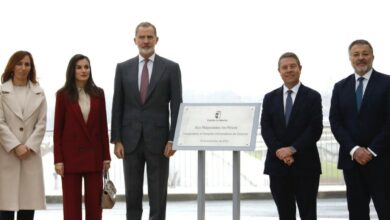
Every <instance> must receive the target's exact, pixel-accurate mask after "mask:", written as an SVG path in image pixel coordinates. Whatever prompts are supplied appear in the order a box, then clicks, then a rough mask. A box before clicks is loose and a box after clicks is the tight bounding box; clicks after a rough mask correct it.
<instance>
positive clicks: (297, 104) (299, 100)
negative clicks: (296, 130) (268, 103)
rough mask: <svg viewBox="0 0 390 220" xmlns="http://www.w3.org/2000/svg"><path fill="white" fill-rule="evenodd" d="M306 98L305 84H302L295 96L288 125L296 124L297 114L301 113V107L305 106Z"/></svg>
mask: <svg viewBox="0 0 390 220" xmlns="http://www.w3.org/2000/svg"><path fill="white" fill-rule="evenodd" d="M305 96H306V87H305V86H304V85H303V84H301V85H300V86H299V89H298V92H297V94H296V96H295V100H294V104H293V107H292V109H291V114H290V121H289V123H288V125H291V124H292V123H293V122H294V120H295V118H296V114H297V113H298V112H299V110H300V108H301V106H302V105H303V104H304V103H303V102H304V100H305Z"/></svg>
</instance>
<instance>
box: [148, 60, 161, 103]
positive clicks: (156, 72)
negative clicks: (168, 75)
mask: <svg viewBox="0 0 390 220" xmlns="http://www.w3.org/2000/svg"><path fill="white" fill-rule="evenodd" d="M164 67H165V65H164V62H163V60H162V59H161V58H160V57H159V56H158V55H157V54H156V56H155V59H154V63H153V71H152V77H151V78H150V83H149V87H148V94H147V96H146V102H147V100H148V98H149V96H150V94H152V92H153V90H154V89H155V88H156V85H157V83H158V81H160V79H161V77H162V75H163V73H164V69H165V68H164Z"/></svg>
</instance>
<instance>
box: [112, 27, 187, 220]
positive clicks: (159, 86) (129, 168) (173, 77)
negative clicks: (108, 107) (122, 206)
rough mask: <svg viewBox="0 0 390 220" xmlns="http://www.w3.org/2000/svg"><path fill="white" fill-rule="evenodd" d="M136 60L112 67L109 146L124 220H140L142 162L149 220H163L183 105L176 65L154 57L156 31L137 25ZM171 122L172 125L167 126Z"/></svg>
mask: <svg viewBox="0 0 390 220" xmlns="http://www.w3.org/2000/svg"><path fill="white" fill-rule="evenodd" d="M134 42H135V44H136V45H137V46H138V49H139V55H138V56H136V57H134V58H132V59H130V60H127V61H125V62H123V63H119V64H118V65H117V68H116V75H115V87H114V98H113V104H112V121H111V124H112V125H111V126H112V127H111V142H112V143H114V144H115V150H114V153H115V155H116V156H117V157H118V158H120V159H123V169H124V176H125V187H126V211H127V214H126V215H127V220H141V217H142V197H143V177H144V167H145V163H146V165H147V166H146V167H147V178H148V196H149V206H150V217H149V219H150V220H164V219H165V213H166V199H167V182H168V170H169V157H171V156H172V155H173V154H174V153H175V152H174V151H173V149H172V140H173V138H174V132H175V126H176V120H177V116H178V112H179V106H180V103H181V102H182V87H181V73H180V68H179V65H178V64H177V63H175V62H172V61H170V60H168V59H165V58H163V57H160V56H158V55H157V54H155V51H154V47H155V45H156V44H157V42H158V37H157V32H156V27H155V26H154V25H152V24H151V23H149V22H142V23H140V24H139V25H138V26H137V28H136V31H135V38H134ZM169 122H171V123H169Z"/></svg>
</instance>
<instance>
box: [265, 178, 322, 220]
mask: <svg viewBox="0 0 390 220" xmlns="http://www.w3.org/2000/svg"><path fill="white" fill-rule="evenodd" d="M269 177H270V188H271V193H272V197H273V198H274V201H275V204H276V207H277V209H278V213H279V219H280V220H295V219H296V217H295V216H296V205H295V204H297V205H298V210H299V216H300V217H301V220H316V219H317V193H318V185H319V182H320V175H319V174H313V175H304V176H302V175H301V176H294V175H287V176H276V175H270V176H269Z"/></svg>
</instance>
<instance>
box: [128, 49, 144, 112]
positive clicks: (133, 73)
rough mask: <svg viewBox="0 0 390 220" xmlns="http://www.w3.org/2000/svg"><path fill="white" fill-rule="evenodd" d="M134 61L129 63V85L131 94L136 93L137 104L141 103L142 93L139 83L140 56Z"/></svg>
mask: <svg viewBox="0 0 390 220" xmlns="http://www.w3.org/2000/svg"><path fill="white" fill-rule="evenodd" d="M133 61H134V63H130V64H129V67H128V68H129V86H130V90H131V94H134V97H135V100H137V104H138V105H141V94H140V92H139V86H138V85H139V83H138V70H139V57H138V56H137V57H135V58H134V59H133Z"/></svg>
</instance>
